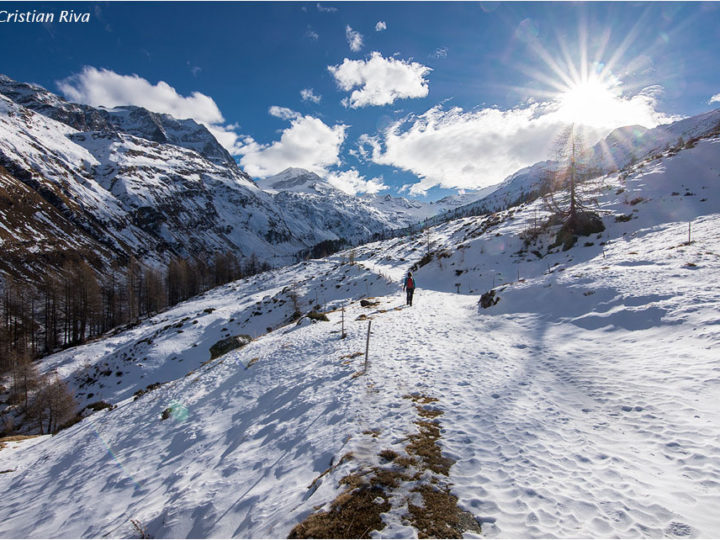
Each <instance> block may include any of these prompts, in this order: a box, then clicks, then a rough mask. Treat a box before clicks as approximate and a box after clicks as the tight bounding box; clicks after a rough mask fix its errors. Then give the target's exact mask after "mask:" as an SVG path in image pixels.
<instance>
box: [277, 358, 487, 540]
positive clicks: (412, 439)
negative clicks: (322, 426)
mask: <svg viewBox="0 0 720 540" xmlns="http://www.w3.org/2000/svg"><path fill="white" fill-rule="evenodd" d="M360 374H362V373H361V372H359V373H357V374H356V376H357V375H360ZM404 397H405V398H406V399H410V400H412V401H413V403H415V408H416V409H417V412H418V416H419V417H420V418H419V419H418V420H416V421H415V424H416V425H417V427H418V431H417V433H414V434H412V435H409V436H408V439H407V440H408V441H409V442H408V444H407V445H406V446H405V452H406V454H400V453H398V452H396V451H395V450H391V449H385V450H383V451H381V452H380V453H379V454H378V456H379V457H381V458H382V459H383V460H385V462H386V464H385V465H384V466H380V467H372V468H367V469H365V470H364V471H363V470H361V471H356V472H354V473H352V474H349V475H347V476H345V477H343V478H342V479H341V480H340V485H341V486H344V487H345V489H344V491H343V492H342V493H341V494H340V495H338V496H337V498H336V499H335V500H334V501H333V502H332V503H331V504H330V510H329V511H319V512H315V513H314V514H311V515H310V516H308V517H307V518H306V519H305V520H304V521H303V522H302V523H300V524H298V525H296V526H295V528H293V530H292V531H291V532H290V536H289V537H288V538H369V535H370V533H372V532H373V531H381V530H382V529H383V528H384V527H385V524H384V523H383V522H382V518H381V517H380V516H381V515H382V514H383V513H384V512H388V511H389V510H390V509H391V504H390V502H389V500H390V493H391V492H392V490H395V489H397V488H399V487H400V485H401V484H402V483H403V482H410V481H415V482H418V481H420V480H421V478H423V473H424V472H425V471H432V472H433V473H435V474H434V475H433V476H432V477H431V478H430V480H429V483H421V484H419V485H417V486H416V487H414V488H413V490H412V491H414V492H416V493H419V494H420V495H421V496H422V500H423V504H422V506H417V505H414V504H412V503H411V502H410V501H408V509H409V514H408V515H407V516H405V517H406V518H407V519H408V520H409V521H410V523H411V524H412V526H413V527H415V528H416V529H417V531H418V537H419V538H462V535H463V532H465V531H468V530H472V531H475V532H478V533H479V532H480V525H479V524H478V522H477V521H476V520H475V518H474V517H473V515H472V514H470V513H469V512H465V511H463V510H461V509H460V508H459V507H458V505H457V497H456V496H454V495H452V494H451V493H450V486H449V484H448V482H447V476H448V474H449V472H450V467H451V466H452V465H453V463H454V461H453V460H452V459H449V458H447V457H444V456H443V455H442V450H441V448H440V445H439V444H438V441H439V439H440V438H441V435H440V424H439V422H438V421H437V420H433V419H436V418H437V417H439V416H442V414H443V411H441V410H439V409H435V408H428V407H426V405H428V404H430V403H434V402H436V401H437V399H436V398H433V397H429V396H425V395H421V394H408V395H406V396H404ZM363 433H364V434H365V435H369V436H371V437H377V436H378V435H379V434H380V430H379V429H377V428H375V429H368V430H366V431H364V432H363ZM346 456H347V454H346ZM346 456H343V458H342V459H341V460H340V462H338V464H337V465H336V466H335V467H337V466H339V465H340V463H342V462H343V461H344V460H345V459H346ZM335 467H330V468H329V469H328V470H327V471H325V472H323V473H322V474H321V475H320V476H319V477H318V478H316V479H315V480H314V481H313V483H312V484H311V485H310V488H312V487H314V486H315V485H316V483H317V482H318V481H319V480H320V478H322V477H323V476H325V475H327V474H329V473H330V472H331V471H332V470H333V469H334V468H335ZM411 468H412V470H410V471H408V469H411ZM411 475H412V476H411ZM316 509H318V507H316Z"/></svg>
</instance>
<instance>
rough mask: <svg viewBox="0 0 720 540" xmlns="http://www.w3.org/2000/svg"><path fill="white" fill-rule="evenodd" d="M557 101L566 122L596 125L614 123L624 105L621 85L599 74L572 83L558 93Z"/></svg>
mask: <svg viewBox="0 0 720 540" xmlns="http://www.w3.org/2000/svg"><path fill="white" fill-rule="evenodd" d="M557 104H558V111H557V114H558V116H559V118H560V119H562V120H563V121H565V122H569V123H575V124H582V125H585V126H588V127H594V128H599V127H603V126H607V125H608V123H609V122H610V123H614V122H613V121H614V119H615V118H617V117H618V116H621V115H622V114H623V112H624V111H623V109H624V108H625V102H624V101H623V99H622V96H621V92H620V89H619V85H618V84H617V83H615V82H613V81H606V80H602V79H600V78H599V77H588V78H585V79H584V80H581V81H578V82H574V83H571V84H570V85H568V86H567V87H566V88H564V89H563V91H561V92H559V93H558V96H557Z"/></svg>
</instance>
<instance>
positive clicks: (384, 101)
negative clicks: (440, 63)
mask: <svg viewBox="0 0 720 540" xmlns="http://www.w3.org/2000/svg"><path fill="white" fill-rule="evenodd" d="M328 70H329V71H330V73H332V74H333V76H334V77H335V81H336V82H337V84H338V86H339V87H340V88H341V89H343V90H345V91H349V90H352V89H353V88H355V87H360V88H359V89H357V90H354V91H353V92H352V94H351V95H350V97H349V98H346V99H344V100H343V104H344V105H345V106H350V107H351V108H353V109H357V108H359V107H365V106H367V105H388V104H390V103H393V102H394V101H395V100H396V99H402V98H419V97H425V96H427V95H428V82H427V80H426V79H425V78H424V77H425V75H427V74H428V73H430V71H432V70H431V69H430V68H429V67H427V66H424V65H422V64H419V63H417V62H408V61H405V60H397V59H395V58H383V56H382V54H380V53H379V52H373V53H372V55H371V57H370V59H369V60H350V59H348V58H345V60H344V61H343V63H342V64H340V65H339V66H328Z"/></svg>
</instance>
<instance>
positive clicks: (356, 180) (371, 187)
mask: <svg viewBox="0 0 720 540" xmlns="http://www.w3.org/2000/svg"><path fill="white" fill-rule="evenodd" d="M326 178H327V182H328V184H330V185H332V186H335V187H336V188H337V189H339V190H341V191H344V192H345V193H347V194H348V195H357V194H358V193H370V194H375V193H378V192H379V191H383V190H385V189H388V186H386V185H385V184H384V183H383V180H382V178H371V179H370V180H366V179H365V177H364V176H362V175H361V174H360V173H359V172H358V171H357V170H356V169H350V170H349V171H334V172H331V173H329V174H328V175H327V177H326Z"/></svg>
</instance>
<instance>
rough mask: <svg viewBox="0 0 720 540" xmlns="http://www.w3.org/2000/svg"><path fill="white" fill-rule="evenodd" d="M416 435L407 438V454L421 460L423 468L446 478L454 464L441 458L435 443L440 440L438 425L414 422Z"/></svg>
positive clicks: (448, 459) (438, 447)
mask: <svg viewBox="0 0 720 540" xmlns="http://www.w3.org/2000/svg"><path fill="white" fill-rule="evenodd" d="M415 424H416V425H417V426H418V433H415V434H413V435H410V436H408V440H409V441H410V443H409V444H408V445H407V446H406V447H405V449H406V450H407V453H408V454H410V455H412V456H417V457H419V458H420V459H421V460H422V465H423V466H424V468H426V469H429V470H431V471H433V472H435V473H437V474H442V475H445V476H447V475H448V474H449V473H450V467H452V465H453V463H455V462H454V461H453V460H452V459H450V458H446V457H443V455H442V451H441V450H440V446H439V445H438V444H437V441H438V440H439V439H440V424H438V423H435V422H430V421H428V420H416V421H415Z"/></svg>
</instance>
